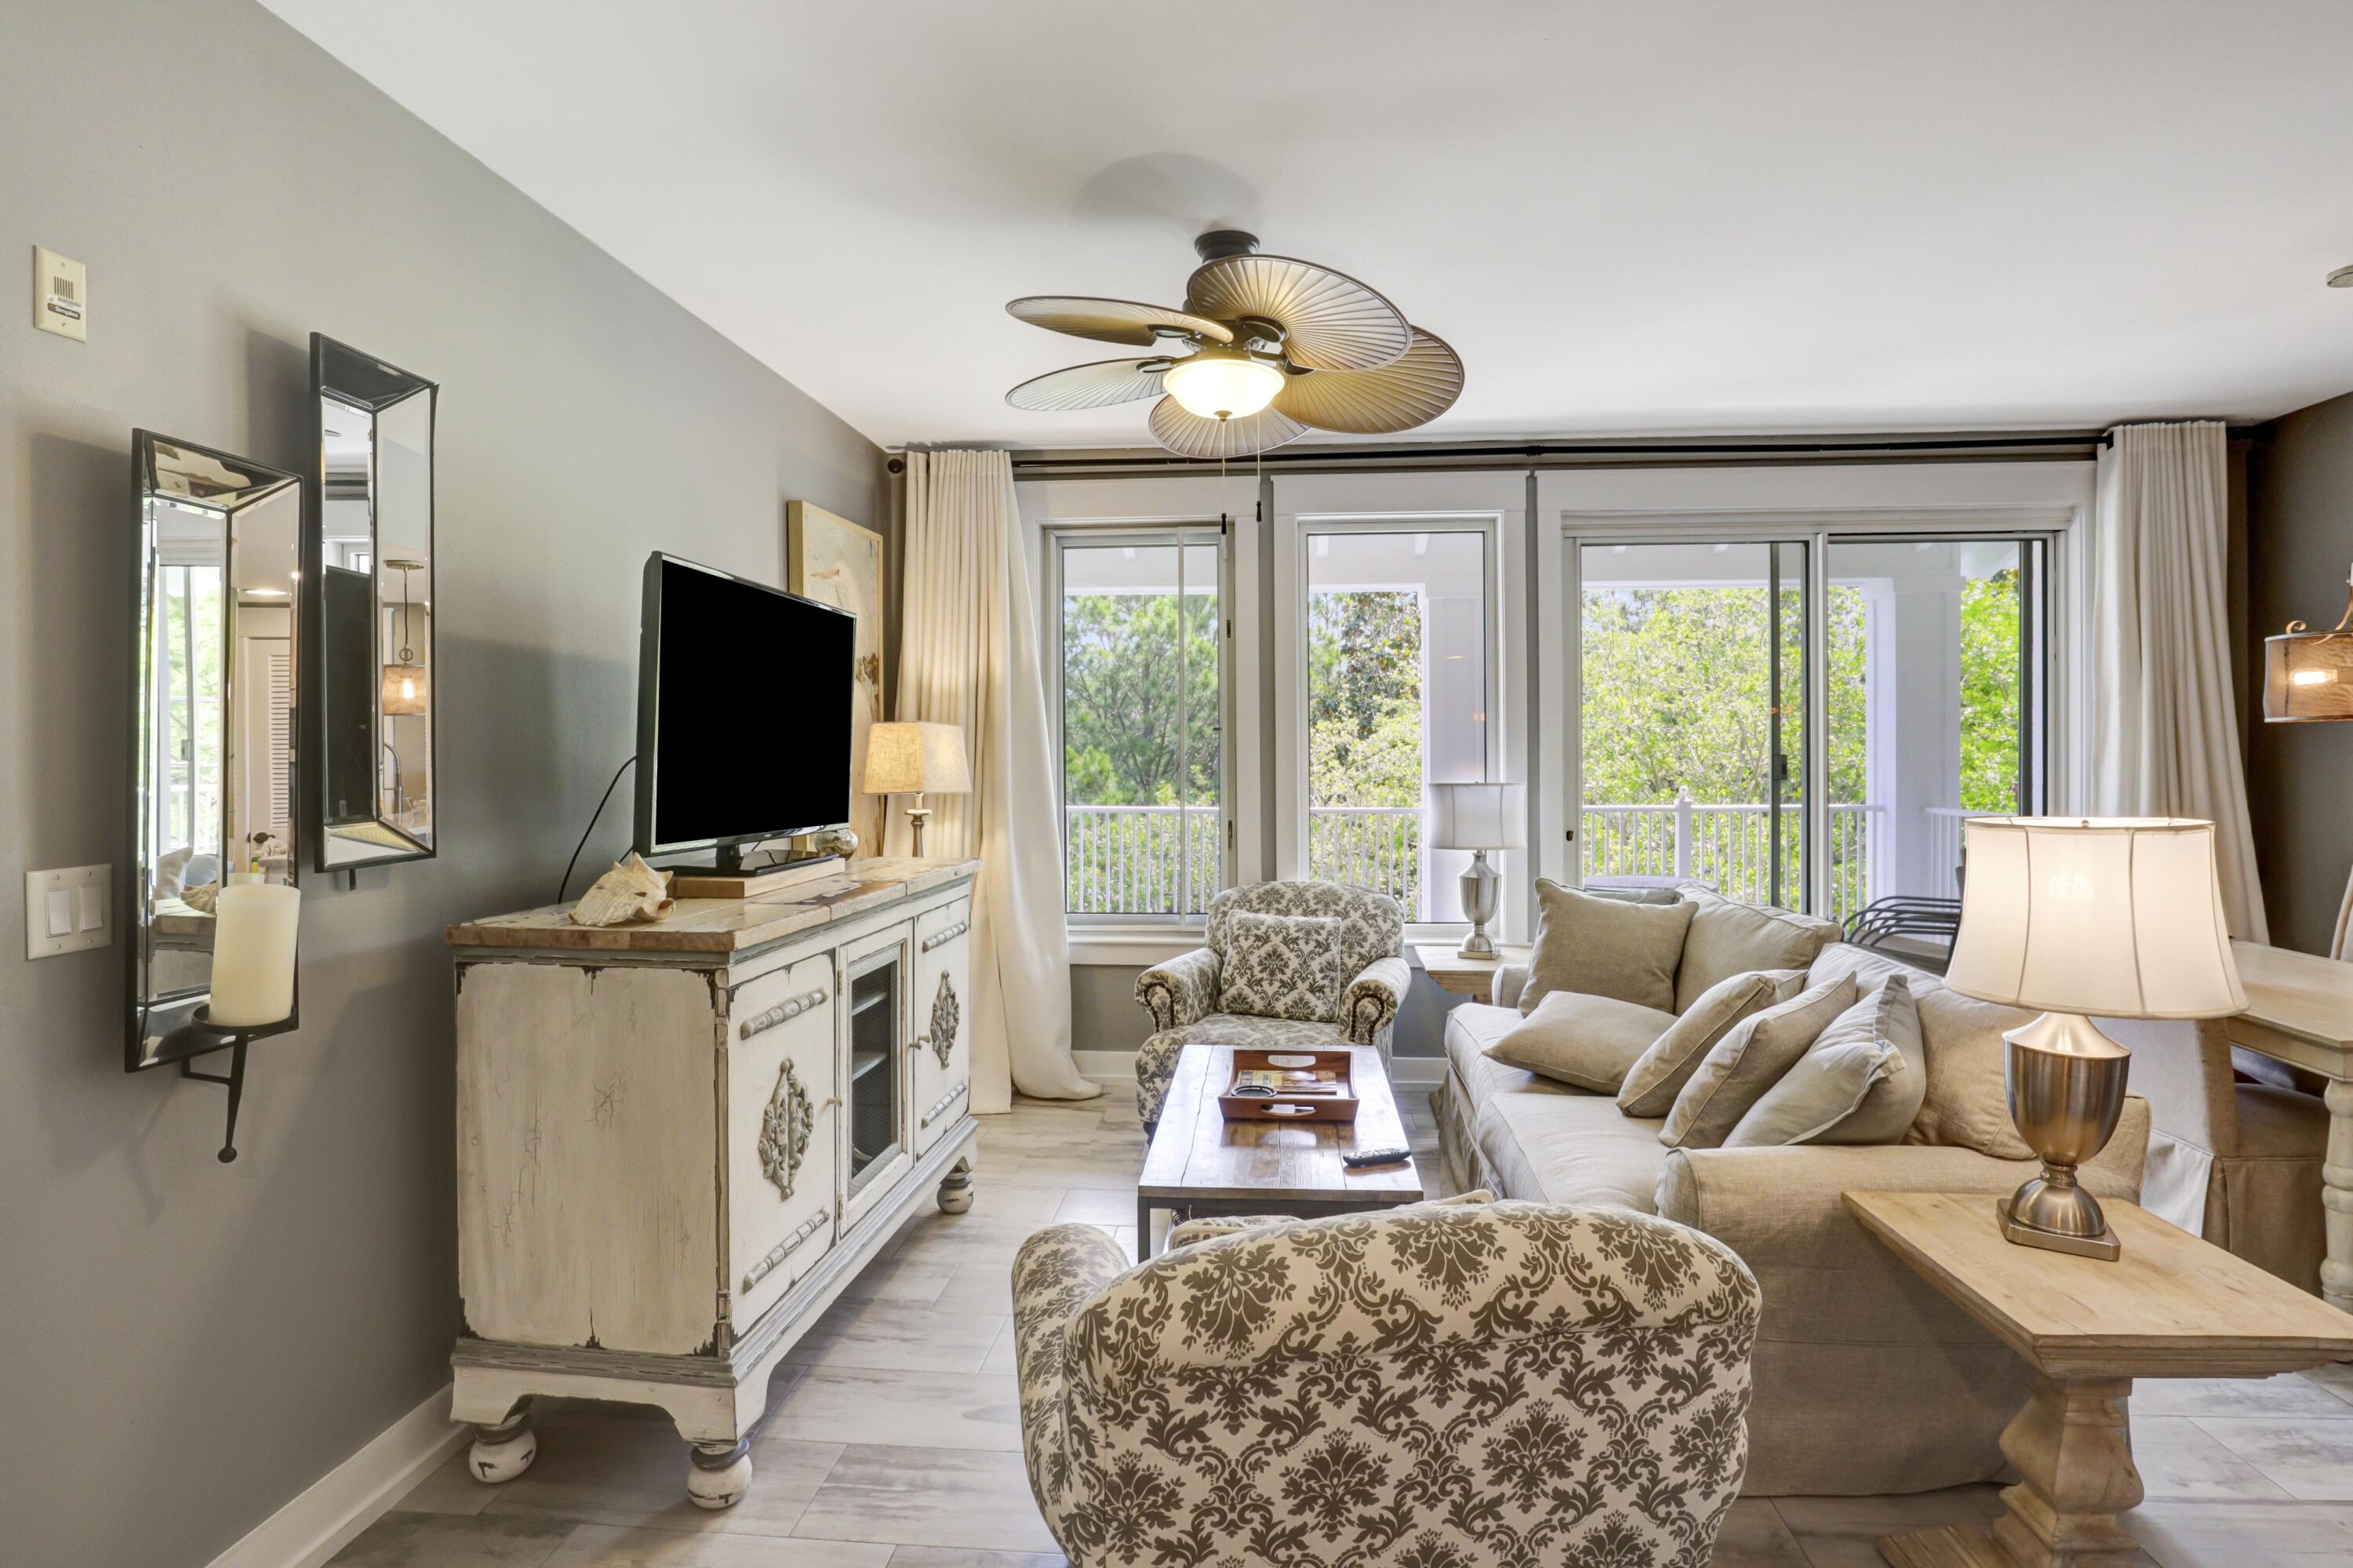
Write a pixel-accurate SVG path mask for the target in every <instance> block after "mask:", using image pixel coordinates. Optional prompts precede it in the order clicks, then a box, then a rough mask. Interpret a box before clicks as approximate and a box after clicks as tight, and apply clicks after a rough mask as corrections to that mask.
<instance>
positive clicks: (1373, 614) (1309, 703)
mask: <svg viewBox="0 0 2353 1568" xmlns="http://www.w3.org/2000/svg"><path fill="white" fill-rule="evenodd" d="M1300 537H1301V541H1302V547H1303V550H1304V551H1305V563H1304V564H1305V571H1304V583H1305V590H1306V602H1305V606H1304V611H1305V621H1304V628H1303V630H1304V636H1303V639H1302V645H1303V650H1304V658H1305V661H1306V672H1305V673H1306V685H1305V701H1306V706H1305V728H1306V735H1305V737H1304V739H1305V747H1306V750H1305V758H1304V762H1305V774H1306V781H1307V832H1306V863H1307V866H1306V870H1307V874H1308V875H1309V876H1312V877H1316V878H1319V879H1323V880H1325V881H1331V882H1342V883H1347V884H1351V885H1356V886H1359V887H1371V888H1377V889H1378V890H1380V891H1382V892H1384V893H1388V894H1389V895H1392V896H1393V897H1395V898H1396V899H1397V900H1398V903H1400V904H1401V905H1403V906H1404V907H1405V910H1406V917H1407V918H1408V919H1409V920H1412V921H1416V922H1425V923H1447V922H1459V921H1461V919H1462V918H1463V914H1462V905H1461V890H1460V887H1459V885H1458V881H1457V879H1458V877H1459V876H1460V874H1461V872H1462V870H1463V869H1464V868H1465V867H1466V866H1468V865H1469V863H1470V860H1471V857H1470V854H1469V853H1467V852H1464V851H1459V850H1427V851H1426V850H1424V849H1423V847H1422V844H1421V831H1422V817H1421V810H1422V786H1423V785H1424V784H1425V783H1426V782H1432V781H1438V782H1458V781H1471V780H1476V779H1488V778H1493V777H1496V775H1495V774H1493V773H1492V772H1491V771H1490V770H1489V768H1490V762H1491V760H1492V758H1493V726H1491V725H1490V723H1489V713H1490V711H1491V708H1492V705H1493V684H1492V680H1491V676H1492V670H1491V664H1492V646H1493V633H1492V630H1491V629H1492V626H1493V615H1492V613H1491V612H1492V608H1493V602H1494V581H1493V559H1492V545H1493V540H1492V538H1491V536H1490V529H1489V528H1488V527H1487V526H1486V525H1485V524H1479V523H1464V522H1461V521H1460V520H1455V519H1428V520H1420V521H1415V522H1412V523H1390V522H1385V523H1380V524H1357V523H1332V524H1322V523H1315V522H1313V521H1310V522H1307V523H1304V524H1303V525H1302V531H1301V535H1300Z"/></svg>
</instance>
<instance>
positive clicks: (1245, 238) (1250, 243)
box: [1193, 228, 1258, 261]
mask: <svg viewBox="0 0 2353 1568" xmlns="http://www.w3.org/2000/svg"><path fill="white" fill-rule="evenodd" d="M1193 253H1194V254H1195V255H1197V256H1198V257H1200V259H1201V260H1204V261H1222V260H1225V259H1226V258H1227V257H1229V256H1255V255H1257V254H1258V236H1257V235H1255V234H1252V233H1250V232H1249V231H1248V230H1246V229H1240V228H1212V229H1210V230H1209V231H1208V233H1206V234H1204V235H1201V236H1200V237H1199V238H1197V239H1195V240H1194V241H1193Z"/></svg>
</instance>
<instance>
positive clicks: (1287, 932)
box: [1135, 882, 1413, 1127]
mask: <svg viewBox="0 0 2353 1568" xmlns="http://www.w3.org/2000/svg"><path fill="white" fill-rule="evenodd" d="M1324 920H1329V921H1332V922H1334V923H1335V924H1334V925H1333V926H1328V927H1326V926H1317V925H1315V924H1314V922H1317V921H1324ZM1404 936H1405V914H1404V911H1402V910H1400V909H1399V908H1398V902H1397V900H1396V899H1394V898H1391V897H1390V896H1389V895H1388V894H1386V893H1375V892H1373V891H1372V890H1371V889H1369V888H1364V887H1346V886H1343V885H1340V884H1339V883H1336V882H1261V883H1258V884H1256V885H1253V886H1250V887H1229V888H1228V889H1226V891H1225V892H1223V893H1220V894H1219V895H1217V896H1216V897H1215V898H1213V899H1211V900H1210V901H1209V931H1208V944H1207V945H1206V946H1204V947H1199V948H1194V949H1193V950H1192V951H1191V952H1189V953H1183V954H1179V955H1178V956H1177V957H1176V958H1173V959H1169V960H1168V961H1167V962H1166V963H1165V964H1156V965H1155V966H1154V967H1153V968H1151V969H1146V970H1145V971H1144V972H1143V973H1142V974H1140V975H1138V976H1137V977H1136V978H1135V1000H1136V1001H1140V1002H1142V1003H1143V1004H1144V1005H1145V1007H1147V1008H1149V1009H1151V1010H1152V1023H1153V1031H1154V1033H1153V1035H1152V1037H1151V1038H1150V1039H1149V1040H1146V1041H1145V1043H1144V1045H1143V1047H1142V1048H1141V1049H1140V1050H1138V1051H1137V1052H1136V1054H1135V1101H1136V1109H1137V1110H1138V1111H1139V1112H1140V1113H1141V1115H1142V1116H1143V1118H1144V1124H1145V1126H1146V1127H1150V1126H1152V1125H1154V1124H1155V1123H1156V1122H1158V1121H1159V1119H1160V1103H1161V1101H1162V1100H1163V1099H1165V1098H1166V1097H1167V1094H1168V1080H1169V1079H1170V1078H1171V1077H1172V1076H1174V1075H1175V1074H1176V1057H1177V1054H1178V1053H1179V1052H1181V1051H1182V1050H1183V1049H1184V1048H1185V1046H1186V1044H1187V1042H1191V1041H1201V1042H1206V1043H1208V1044H1213V1045H1254V1046H1259V1047H1261V1048H1264V1047H1269V1046H1282V1045H1320V1046H1326V1047H1328V1046H1333V1045H1338V1044H1357V1045H1372V1046H1376V1047H1377V1048H1378V1049H1379V1051H1380V1054H1381V1059H1382V1060H1383V1061H1387V1060H1388V1054H1389V1036H1390V1033H1391V1026H1392V1025H1393V1024H1394V1023H1395V1022H1396V1021H1397V1015H1398V1008H1399V1007H1401V1006H1403V1005H1404V1002H1405V991H1406V986H1407V984H1408V982H1409V981H1410V980H1411V979H1412V974H1413V971H1412V970H1411V969H1410V968H1409V967H1408V965H1407V963H1406V961H1405V959H1404V958H1403V957H1402V953H1403V950H1404V949H1403V938H1404Z"/></svg>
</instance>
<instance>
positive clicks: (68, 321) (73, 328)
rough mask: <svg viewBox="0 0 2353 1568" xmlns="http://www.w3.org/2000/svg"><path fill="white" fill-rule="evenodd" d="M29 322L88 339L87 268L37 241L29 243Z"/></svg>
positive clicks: (83, 341) (76, 340)
mask: <svg viewBox="0 0 2353 1568" xmlns="http://www.w3.org/2000/svg"><path fill="white" fill-rule="evenodd" d="M33 324H34V325H35V326H37V327H39V328H40V329H41V330H42V331H43V332H53V333H55V334H58V336H59V337H69V338H71V339H73V340H74V341H75V342H76V343H88V342H89V341H90V269H89V268H87V267H85V266H83V265H82V264H81V263H80V262H79V261H77V260H74V259H73V258H72V257H70V256H60V255H58V253H57V252H56V251H54V250H51V249H47V247H45V246H39V245H36V246H34V247H33Z"/></svg>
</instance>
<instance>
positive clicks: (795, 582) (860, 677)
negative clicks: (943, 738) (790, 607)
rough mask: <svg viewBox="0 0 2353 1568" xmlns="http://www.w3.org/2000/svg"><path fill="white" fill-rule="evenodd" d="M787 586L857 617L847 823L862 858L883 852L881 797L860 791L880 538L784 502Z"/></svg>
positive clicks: (873, 673) (876, 702)
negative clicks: (853, 834)
mask: <svg viewBox="0 0 2353 1568" xmlns="http://www.w3.org/2000/svg"><path fill="white" fill-rule="evenodd" d="M785 587H786V588H787V589H789V590H790V591H792V592H794V593H797V594H799V595H801V596H802V597H804V598H807V599H816V600H818V602H820V603H823V604H829V605H833V606H835V607H836V608H838V609H846V610H849V612H850V613H851V614H853V615H855V616H857V617H858V659H857V663H856V665H855V666H854V668H855V671H856V673H855V676H854V677H853V679H852V681H851V683H850V694H849V704H850V732H849V735H850V738H849V791H850V793H849V825H850V827H851V829H852V830H854V831H855V832H857V834H858V853H860V854H861V855H872V854H880V853H882V813H883V810H884V808H885V806H886V805H887V804H888V802H886V801H885V800H882V799H881V798H880V797H879V796H873V795H865V794H860V792H859V789H858V780H859V779H860V776H861V775H862V774H863V773H864V772H865V770H866V735H867V731H868V730H869V729H871V727H872V726H874V724H875V722H876V721H877V720H879V719H881V717H882V631H883V616H884V613H885V608H886V607H885V606H884V604H883V602H882V535H880V534H877V533H876V532H874V530H872V529H871V528H863V527H860V526H859V524H855V523H852V522H851V521H849V519H848V518H847V517H837V516H835V515H834V514H832V513H830V512H828V511H826V510H825V509H824V508H823V507H821V506H812V505H810V504H809V503H807V502H806V501H791V502H787V503H785Z"/></svg>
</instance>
